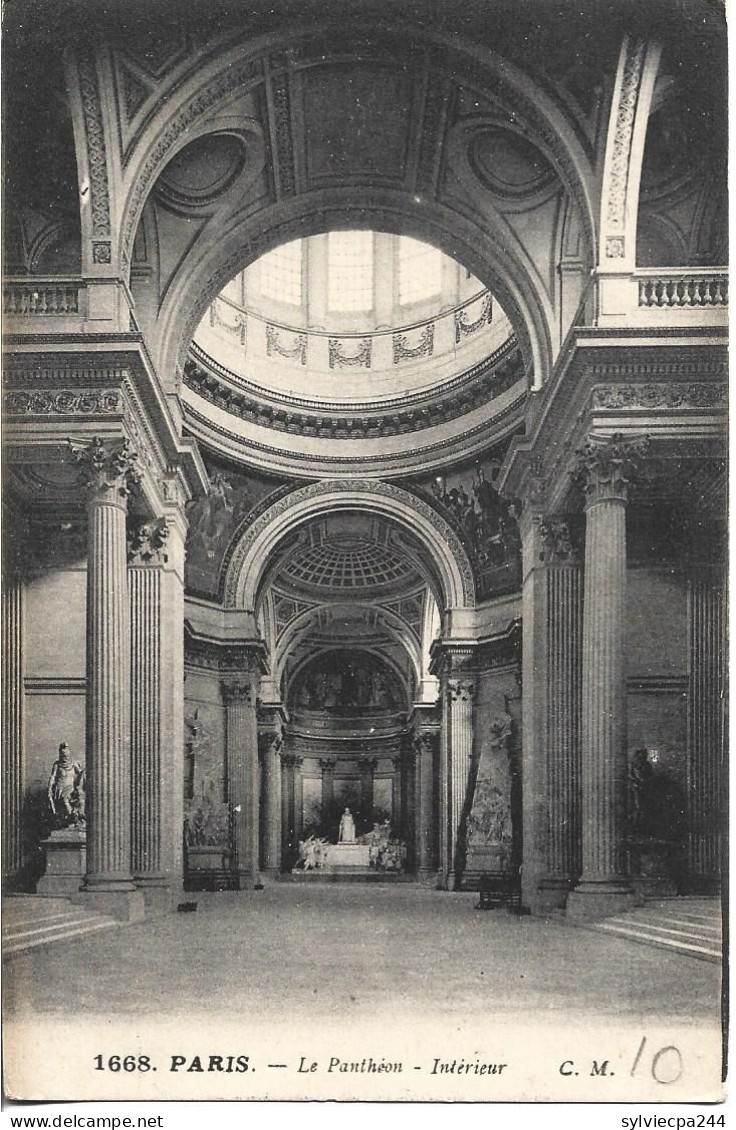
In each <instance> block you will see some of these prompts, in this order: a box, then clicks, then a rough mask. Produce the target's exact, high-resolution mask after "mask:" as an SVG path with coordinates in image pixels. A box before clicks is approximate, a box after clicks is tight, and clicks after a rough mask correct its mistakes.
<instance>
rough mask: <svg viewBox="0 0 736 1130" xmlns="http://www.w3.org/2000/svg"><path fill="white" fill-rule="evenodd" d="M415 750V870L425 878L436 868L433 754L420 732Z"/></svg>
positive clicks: (425, 738)
mask: <svg viewBox="0 0 736 1130" xmlns="http://www.w3.org/2000/svg"><path fill="white" fill-rule="evenodd" d="M414 748H415V751H416V778H417V779H416V818H415V829H416V848H415V852H416V870H417V874H418V875H419V876H420V877H421V878H427V877H428V876H429V875H430V874H431V873H432V872H433V871H434V870H435V869H436V868H435V860H434V851H433V841H434V835H433V824H434V755H433V751H432V745H431V743H430V740H429V739H428V738H427V737H425V736H424V735H422V734H420V735H419V737H418V738H417V739H416V740H415V743H414Z"/></svg>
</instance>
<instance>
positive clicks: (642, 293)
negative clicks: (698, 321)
mask: <svg viewBox="0 0 736 1130" xmlns="http://www.w3.org/2000/svg"><path fill="white" fill-rule="evenodd" d="M639 305H640V306H646V307H648V308H649V309H652V308H660V309H661V308H662V307H673V306H678V307H680V308H683V307H687V308H689V309H693V308H701V309H702V308H703V307H707V306H728V276H727V275H725V274H715V275H714V274H710V273H708V274H687V275H670V274H664V273H660V274H657V275H654V276H646V277H644V278H639Z"/></svg>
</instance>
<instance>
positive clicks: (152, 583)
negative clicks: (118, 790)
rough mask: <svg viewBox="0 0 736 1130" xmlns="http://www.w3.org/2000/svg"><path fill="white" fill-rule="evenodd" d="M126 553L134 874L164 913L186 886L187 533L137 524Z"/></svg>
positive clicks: (161, 522)
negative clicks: (183, 847)
mask: <svg viewBox="0 0 736 1130" xmlns="http://www.w3.org/2000/svg"><path fill="white" fill-rule="evenodd" d="M128 552H129V568H128V586H129V598H130V659H131V703H130V721H131V725H130V734H131V807H132V821H131V834H132V853H131V858H132V869H133V877H134V879H135V882H136V885H137V886H138V887H140V888H141V889H142V890H143V891H144V894H145V898H146V906H147V908H148V909H149V910H153V911H157V912H164V911H166V910H169V909H171V905H172V903H173V902H174V901H175V900H176V899H177V898H178V896H179V894H180V891H181V886H182V862H183V861H182V852H181V846H180V844H181V827H182V819H183V816H182V796H183V766H182V759H181V756H180V751H181V748H182V734H181V718H182V716H183V646H184V644H183V636H182V617H183V591H184V590H183V560H184V533H183V529H178V528H174V527H172V526H170V525H169V522H168V521H167V519H166V518H159V519H156V520H150V521H148V520H145V521H140V522H136V523H135V524H134V525H133V526H132V528H131V529H130V531H129V536H128Z"/></svg>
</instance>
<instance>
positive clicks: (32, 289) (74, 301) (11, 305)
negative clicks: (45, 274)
mask: <svg viewBox="0 0 736 1130" xmlns="http://www.w3.org/2000/svg"><path fill="white" fill-rule="evenodd" d="M79 285H80V284H79V283H78V282H73V281H71V280H70V281H69V282H56V283H44V282H41V281H36V280H35V279H33V280H30V281H28V282H9V283H6V284H5V285H4V286H3V314H14V315H18V316H21V317H22V316H27V315H31V314H38V315H46V316H49V317H54V316H64V315H68V314H78V313H79Z"/></svg>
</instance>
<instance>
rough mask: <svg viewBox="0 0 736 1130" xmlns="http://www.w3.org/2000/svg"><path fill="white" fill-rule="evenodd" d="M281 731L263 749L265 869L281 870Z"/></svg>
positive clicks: (272, 874) (276, 873) (272, 871)
mask: <svg viewBox="0 0 736 1130" xmlns="http://www.w3.org/2000/svg"><path fill="white" fill-rule="evenodd" d="M283 744H284V743H283V738H282V736H281V732H279V733H277V734H273V735H271V736H270V740H269V741H267V742H266V743H264V745H265V748H264V751H263V820H264V825H265V827H264V830H263V870H264V871H265V872H266V874H267V875H271V876H274V875H278V873H279V871H280V870H281V750H282V747H283Z"/></svg>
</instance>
